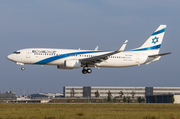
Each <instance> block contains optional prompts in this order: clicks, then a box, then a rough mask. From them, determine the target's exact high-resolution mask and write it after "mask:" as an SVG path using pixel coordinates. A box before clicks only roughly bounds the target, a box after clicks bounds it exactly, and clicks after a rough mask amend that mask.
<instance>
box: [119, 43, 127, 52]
mask: <svg viewBox="0 0 180 119" xmlns="http://www.w3.org/2000/svg"><path fill="white" fill-rule="evenodd" d="M127 42H128V40H126V41H125V42H124V44H123V45H122V46H121V48H119V50H118V52H122V51H124V49H125V47H126V44H127Z"/></svg>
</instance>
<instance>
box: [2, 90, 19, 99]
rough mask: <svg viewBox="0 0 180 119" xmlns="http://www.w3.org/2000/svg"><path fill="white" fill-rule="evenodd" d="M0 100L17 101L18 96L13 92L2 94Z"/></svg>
mask: <svg viewBox="0 0 180 119" xmlns="http://www.w3.org/2000/svg"><path fill="white" fill-rule="evenodd" d="M0 100H16V94H15V93H13V92H12V91H7V92H6V93H0Z"/></svg>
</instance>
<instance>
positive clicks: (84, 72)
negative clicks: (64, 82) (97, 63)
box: [82, 67, 92, 74]
mask: <svg viewBox="0 0 180 119" xmlns="http://www.w3.org/2000/svg"><path fill="white" fill-rule="evenodd" d="M91 72H92V69H90V68H87V69H85V68H84V67H83V70H82V73H83V74H86V73H91Z"/></svg>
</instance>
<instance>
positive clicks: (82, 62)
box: [7, 25, 171, 74]
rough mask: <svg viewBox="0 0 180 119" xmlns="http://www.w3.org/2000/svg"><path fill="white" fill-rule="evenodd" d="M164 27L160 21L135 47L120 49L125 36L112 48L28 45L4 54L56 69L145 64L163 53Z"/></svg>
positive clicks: (17, 59)
mask: <svg viewBox="0 0 180 119" xmlns="http://www.w3.org/2000/svg"><path fill="white" fill-rule="evenodd" d="M165 30H166V25H160V26H159V27H158V28H157V29H156V30H155V31H154V33H153V34H152V35H151V36H150V37H149V38H148V39H147V40H146V42H145V43H144V44H143V45H142V46H141V47H139V48H136V49H132V50H128V51H124V49H125V47H126V43H127V40H126V41H125V42H124V44H123V45H122V46H121V48H120V49H118V50H116V51H100V50H97V49H98V47H97V48H95V50H80V49H79V50H74V49H50V48H28V49H22V50H18V51H16V52H14V53H13V54H10V55H8V56H7V58H8V59H9V60H11V61H13V62H15V63H16V64H18V65H22V68H21V69H22V70H24V69H25V68H24V64H35V65H57V68H58V69H74V68H81V67H83V70H82V73H83V74H86V73H91V72H92V70H91V69H90V67H114V68H115V67H116V68H117V67H130V66H136V65H141V64H149V63H151V62H154V61H157V60H159V59H160V58H161V56H163V55H167V54H171V53H170V52H169V53H163V54H159V50H160V47H161V43H162V40H163V37H164V33H165Z"/></svg>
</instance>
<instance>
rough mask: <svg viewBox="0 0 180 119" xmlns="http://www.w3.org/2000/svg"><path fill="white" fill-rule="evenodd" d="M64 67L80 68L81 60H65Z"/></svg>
mask: <svg viewBox="0 0 180 119" xmlns="http://www.w3.org/2000/svg"><path fill="white" fill-rule="evenodd" d="M64 67H67V68H80V67H81V62H80V61H79V60H65V61H64Z"/></svg>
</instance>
